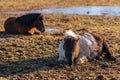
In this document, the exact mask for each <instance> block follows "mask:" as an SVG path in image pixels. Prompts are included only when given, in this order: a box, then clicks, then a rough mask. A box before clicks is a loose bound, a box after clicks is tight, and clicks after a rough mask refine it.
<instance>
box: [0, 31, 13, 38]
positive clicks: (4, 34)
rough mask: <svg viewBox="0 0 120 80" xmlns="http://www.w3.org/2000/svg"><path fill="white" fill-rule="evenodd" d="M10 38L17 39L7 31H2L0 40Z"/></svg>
mask: <svg viewBox="0 0 120 80" xmlns="http://www.w3.org/2000/svg"><path fill="white" fill-rule="evenodd" d="M9 37H15V35H13V34H8V33H6V32H5V31H0V38H9Z"/></svg>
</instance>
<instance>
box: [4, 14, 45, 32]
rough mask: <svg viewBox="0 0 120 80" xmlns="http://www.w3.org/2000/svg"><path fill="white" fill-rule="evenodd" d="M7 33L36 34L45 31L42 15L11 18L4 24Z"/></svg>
mask: <svg viewBox="0 0 120 80" xmlns="http://www.w3.org/2000/svg"><path fill="white" fill-rule="evenodd" d="M4 28H5V31H6V32H7V33H11V34H34V33H40V32H44V31H45V27H44V24H43V16H42V14H41V13H31V14H26V15H23V16H20V17H10V18H8V19H7V20H6V21H5V23H4Z"/></svg>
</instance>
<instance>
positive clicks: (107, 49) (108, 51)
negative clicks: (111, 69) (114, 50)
mask: <svg viewBox="0 0 120 80" xmlns="http://www.w3.org/2000/svg"><path fill="white" fill-rule="evenodd" d="M102 52H105V57H106V58H110V57H111V51H110V50H109V48H108V45H107V43H106V42H105V40H104V41H103V48H102Z"/></svg>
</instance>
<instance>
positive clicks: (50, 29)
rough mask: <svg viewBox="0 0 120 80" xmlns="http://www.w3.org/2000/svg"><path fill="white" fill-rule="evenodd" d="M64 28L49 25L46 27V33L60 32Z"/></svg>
mask: <svg viewBox="0 0 120 80" xmlns="http://www.w3.org/2000/svg"><path fill="white" fill-rule="evenodd" d="M61 31H62V30H61V29H57V28H54V27H48V28H46V29H45V32H46V33H60V32H61Z"/></svg>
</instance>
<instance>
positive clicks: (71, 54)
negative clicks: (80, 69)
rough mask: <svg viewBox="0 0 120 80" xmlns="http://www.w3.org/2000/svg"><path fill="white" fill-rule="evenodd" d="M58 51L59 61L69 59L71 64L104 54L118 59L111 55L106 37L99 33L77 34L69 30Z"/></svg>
mask: <svg viewBox="0 0 120 80" xmlns="http://www.w3.org/2000/svg"><path fill="white" fill-rule="evenodd" d="M58 52H59V58H58V61H61V60H67V62H68V64H69V66H71V65H72V63H73V62H74V63H77V62H78V61H80V62H81V63H85V62H87V61H91V60H92V59H94V58H99V57H100V56H101V55H103V54H104V55H105V58H107V59H110V60H116V58H115V57H113V56H112V55H111V52H110V50H109V48H108V46H107V43H106V40H105V38H104V37H103V36H102V35H100V34H97V33H88V32H84V33H82V34H80V35H77V34H75V33H74V32H72V31H71V30H69V31H67V32H66V33H65V35H64V38H63V39H62V41H61V42H60V44H59V49H58Z"/></svg>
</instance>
